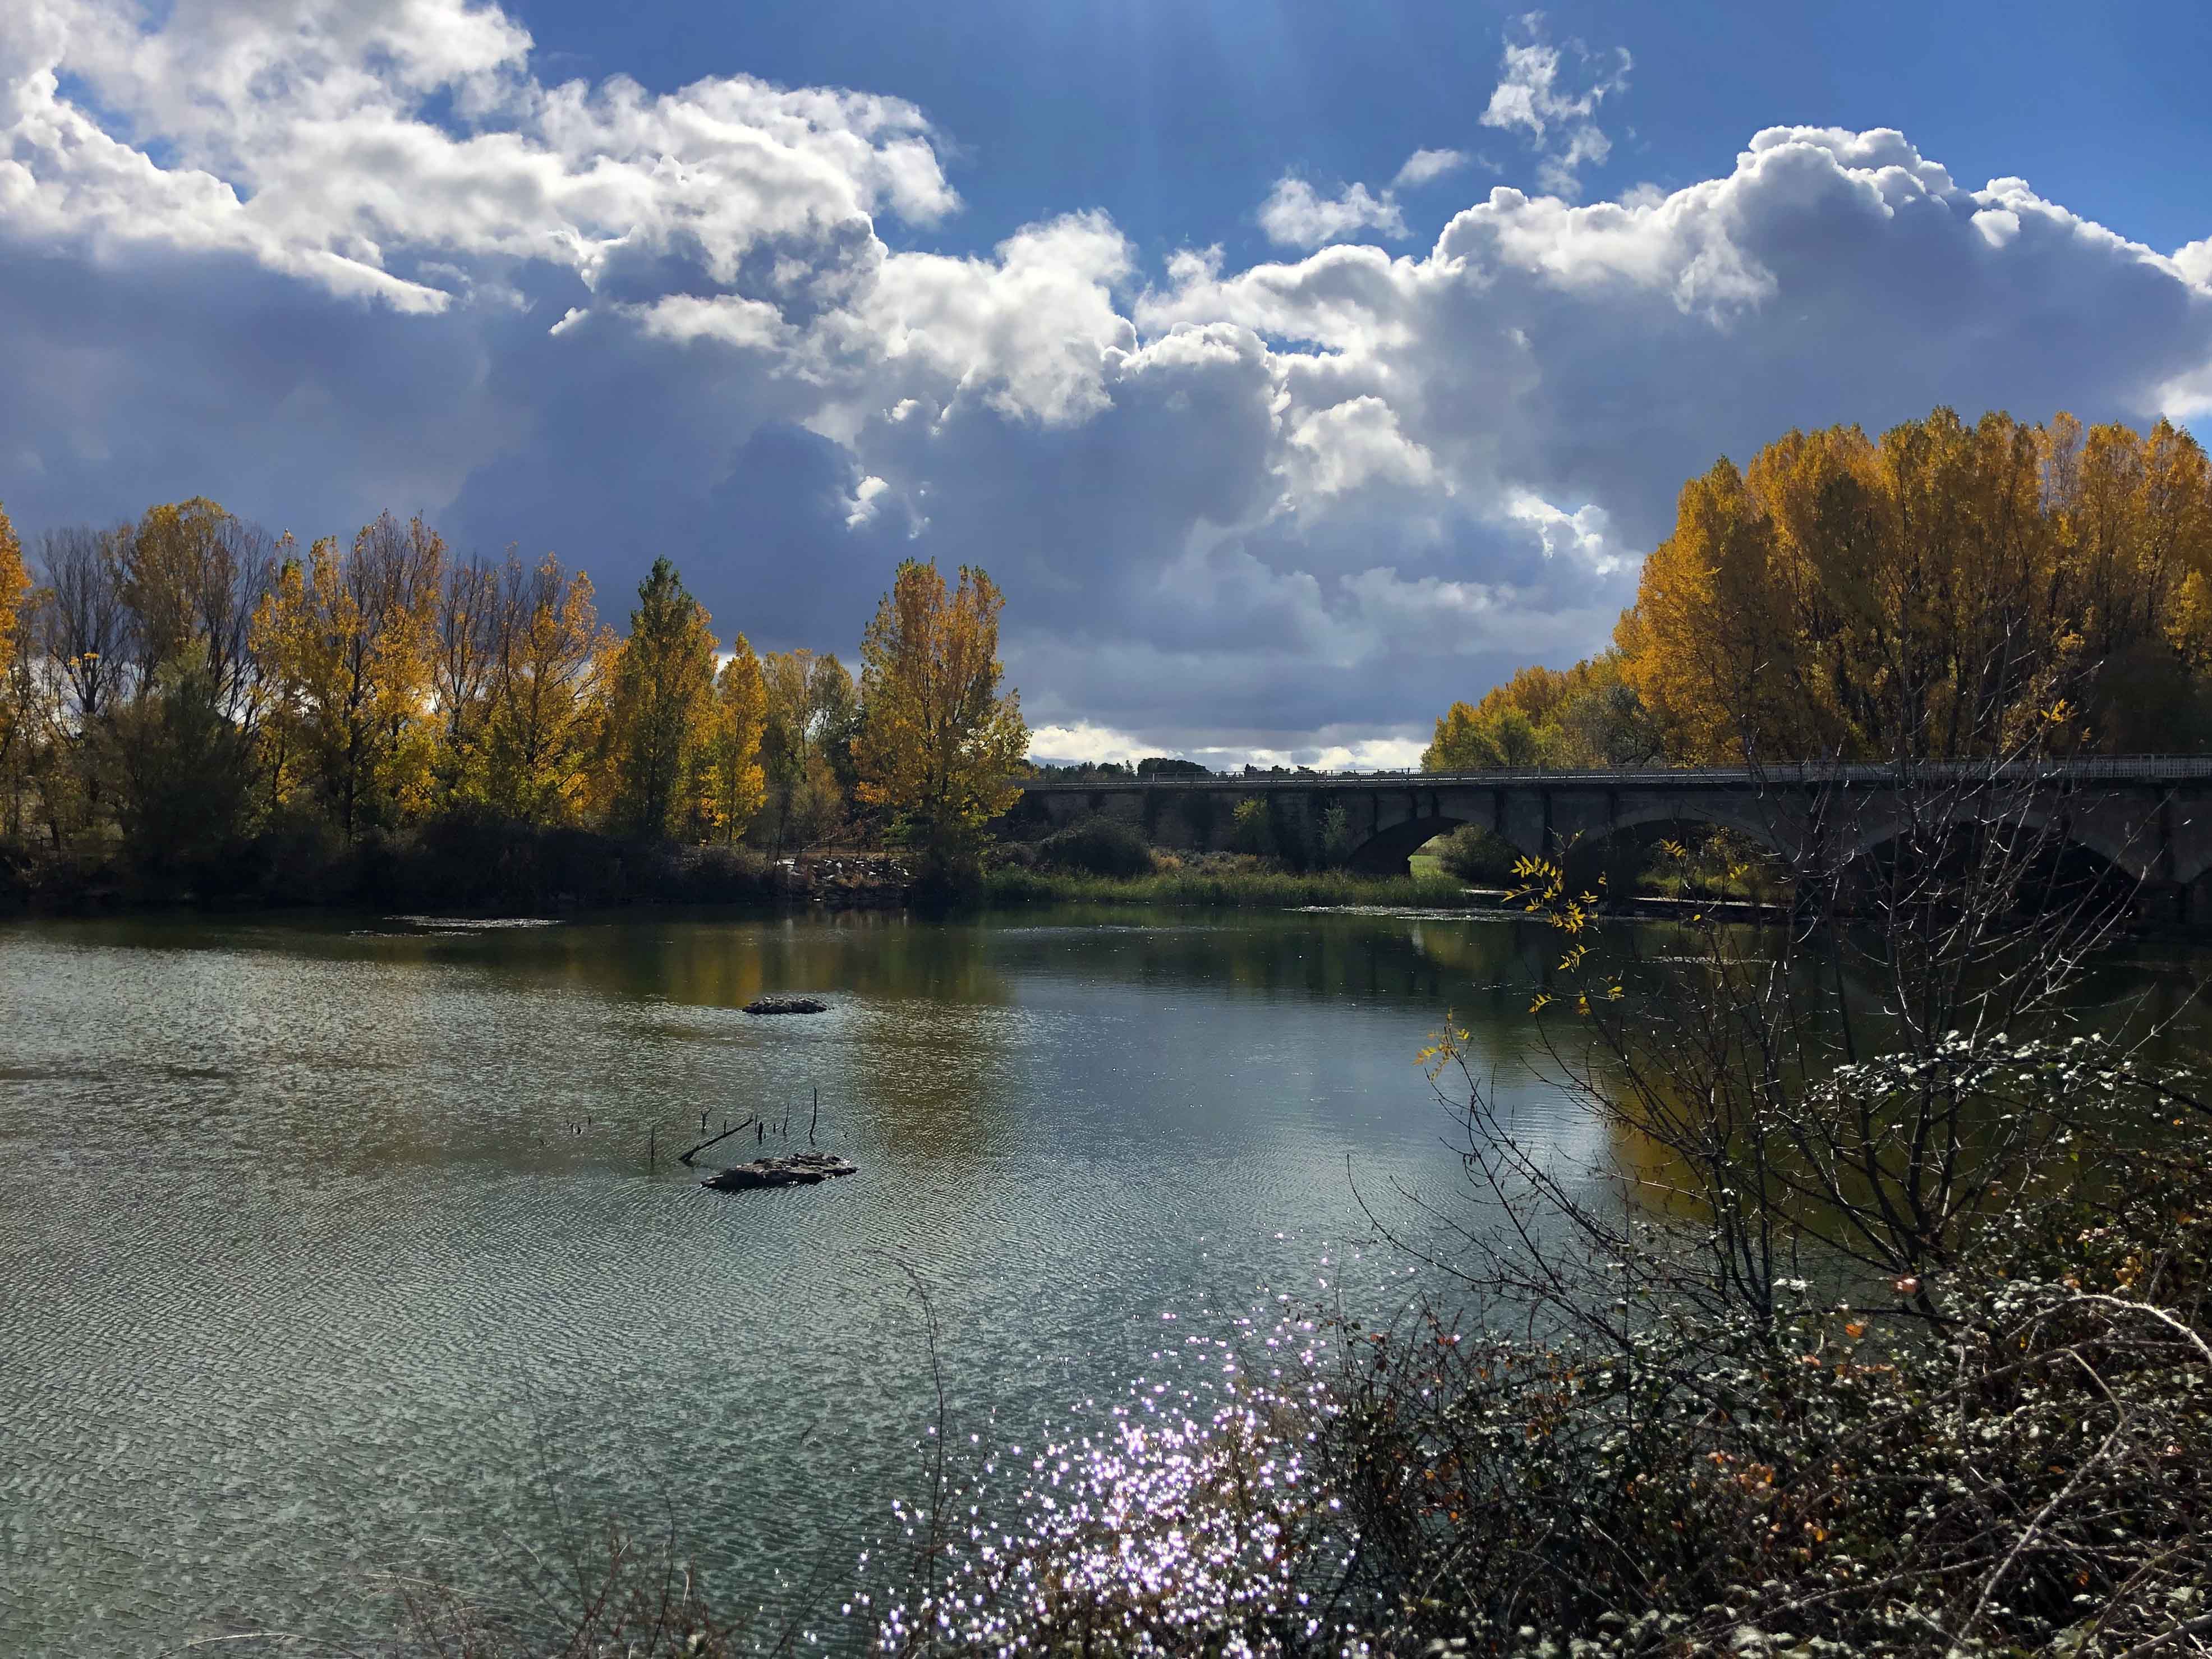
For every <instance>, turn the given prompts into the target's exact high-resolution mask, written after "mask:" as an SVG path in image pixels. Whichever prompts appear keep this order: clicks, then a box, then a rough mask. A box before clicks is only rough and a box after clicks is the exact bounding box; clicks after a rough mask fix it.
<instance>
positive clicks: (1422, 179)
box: [1390, 149, 1474, 190]
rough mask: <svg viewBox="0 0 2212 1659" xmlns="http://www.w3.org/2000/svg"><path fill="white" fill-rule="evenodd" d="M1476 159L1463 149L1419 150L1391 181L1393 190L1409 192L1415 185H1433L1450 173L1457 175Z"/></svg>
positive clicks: (1408, 159) (1410, 156) (1408, 158)
mask: <svg viewBox="0 0 2212 1659" xmlns="http://www.w3.org/2000/svg"><path fill="white" fill-rule="evenodd" d="M1473 159H1474V158H1473V157H1471V156H1469V155H1468V153H1467V152H1466V151H1465V150H1462V149H1417V150H1415V151H1414V152H1413V154H1412V155H1408V156H1407V158H1406V164H1405V166H1403V167H1400V168H1399V169H1398V176H1397V177H1396V178H1395V179H1392V180H1391V181H1390V187H1391V188H1392V189H1393V190H1407V189H1410V188H1412V187H1413V186H1415V185H1426V184H1432V183H1434V182H1435V181H1436V180H1437V179H1442V178H1443V177H1445V176H1446V175H1447V174H1449V173H1457V172H1458V171H1459V170H1460V169H1461V168H1462V167H1466V166H1467V164H1468V162H1469V161H1471V160H1473Z"/></svg>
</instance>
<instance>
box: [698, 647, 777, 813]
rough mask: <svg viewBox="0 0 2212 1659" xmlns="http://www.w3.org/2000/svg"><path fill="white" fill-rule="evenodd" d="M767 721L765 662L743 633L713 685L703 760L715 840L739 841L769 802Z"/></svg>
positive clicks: (704, 793) (707, 808) (707, 805)
mask: <svg viewBox="0 0 2212 1659" xmlns="http://www.w3.org/2000/svg"><path fill="white" fill-rule="evenodd" d="M767 721H768V686H767V683H766V680H765V677H764V676H763V674H762V671H761V661H760V659H759V658H758V657H757V656H755V655H754V654H753V648H752V646H751V644H750V642H749V641H747V640H746V638H745V636H744V635H742V634H740V635H738V637H737V641H736V643H735V644H734V646H733V647H732V653H731V656H730V659H729V661H727V662H726V663H724V664H723V665H722V671H721V673H720V675H718V676H717V677H716V678H715V681H714V720H713V728H712V732H711V734H710V735H709V737H708V741H707V743H706V744H705V747H704V752H703V754H702V763H703V766H704V769H705V774H706V787H705V788H704V789H703V790H702V791H701V794H702V799H703V800H704V802H705V814H704V816H705V819H706V829H707V830H708V835H709V836H710V837H711V838H714V839H717V840H720V841H721V842H724V843H728V842H734V841H735V840H736V839H737V838H738V836H741V835H743V834H744V831H745V826H746V825H747V824H749V823H751V822H752V820H753V815H754V814H755V813H757V812H758V811H760V809H761V805H762V803H763V801H764V800H765V799H767V797H768V783H767V778H766V775H765V774H764V773H763V771H762V769H761V736H762V732H763V729H764V727H765V726H766V725H767Z"/></svg>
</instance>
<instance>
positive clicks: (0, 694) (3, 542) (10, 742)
mask: <svg viewBox="0 0 2212 1659" xmlns="http://www.w3.org/2000/svg"><path fill="white" fill-rule="evenodd" d="M30 591H31V578H30V574H29V573H28V572H27V571H26V570H25V569H24V568H23V547H22V544H21V542H19V541H18V540H17V539H16V538H15V526H14V525H12V524H10V523H9V520H8V512H7V509H6V508H5V507H0V789H4V790H5V791H6V792H7V793H6V799H4V800H0V829H5V830H6V831H7V832H8V833H9V834H14V833H15V831H16V830H17V829H19V828H20V827H21V823H20V820H21V797H22V793H23V784H24V780H25V778H26V777H27V774H28V771H29V767H28V760H29V757H28V754H27V750H28V749H29V747H30V744H31V737H32V732H33V728H34V726H36V724H37V723H38V722H37V718H36V709H35V708H34V707H33V704H34V702H35V701H36V699H37V696H38V692H39V690H40V686H39V683H38V678H37V676H36V675H35V674H33V671H32V665H31V662H30V660H29V652H28V650H27V646H28V643H29V638H28V636H29V632H30V630H29V629H28V628H27V626H26V623H27V617H26V615H25V612H26V610H27V605H26V601H27V599H28V598H29V595H30Z"/></svg>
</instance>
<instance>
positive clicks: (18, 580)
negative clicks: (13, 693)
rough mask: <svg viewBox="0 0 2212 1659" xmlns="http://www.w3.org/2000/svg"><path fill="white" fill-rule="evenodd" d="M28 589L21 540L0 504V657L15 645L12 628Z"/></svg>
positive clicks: (18, 616)
mask: <svg viewBox="0 0 2212 1659" xmlns="http://www.w3.org/2000/svg"><path fill="white" fill-rule="evenodd" d="M30 591H31V576H30V573H29V572H28V571H27V570H26V569H25V568H23V544H22V543H21V541H19V540H17V539H16V536H15V526H14V525H13V524H11V523H9V519H8V509H7V507H5V506H0V660H5V659H6V658H8V657H9V655H11V654H12V653H14V651H15V630H16V629H18V628H19V627H21V625H22V622H21V618H22V614H23V601H24V599H25V598H26V597H27V595H28V594H29V592H30Z"/></svg>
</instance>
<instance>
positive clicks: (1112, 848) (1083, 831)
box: [1037, 817, 1152, 876]
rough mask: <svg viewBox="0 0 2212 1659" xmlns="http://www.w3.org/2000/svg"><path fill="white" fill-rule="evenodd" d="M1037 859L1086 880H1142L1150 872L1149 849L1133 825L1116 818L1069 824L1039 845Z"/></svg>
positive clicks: (1097, 818)
mask: <svg viewBox="0 0 2212 1659" xmlns="http://www.w3.org/2000/svg"><path fill="white" fill-rule="evenodd" d="M1037 857H1038V859H1039V860H1040V861H1041V862H1042V863H1045V864H1048V865H1050V866H1053V867H1054V868H1055V869H1060V870H1073V871H1075V872H1079V873H1080V874H1083V875H1089V876H1145V875H1150V874H1151V873H1152V848H1150V847H1148V846H1146V844H1145V838H1144V836H1141V835H1140V834H1139V833H1138V831H1137V829H1136V827H1135V826H1134V825H1133V824H1127V823H1122V822H1121V820H1120V819H1118V818H1109V817H1088V818H1085V819H1083V820H1082V821H1081V822H1080V823H1072V824H1070V825H1068V827H1067V828H1066V829H1061V830H1059V831H1056V832H1055V833H1054V834H1052V835H1049V836H1046V837H1045V838H1044V840H1043V841H1042V842H1039V843H1038V845H1037Z"/></svg>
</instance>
